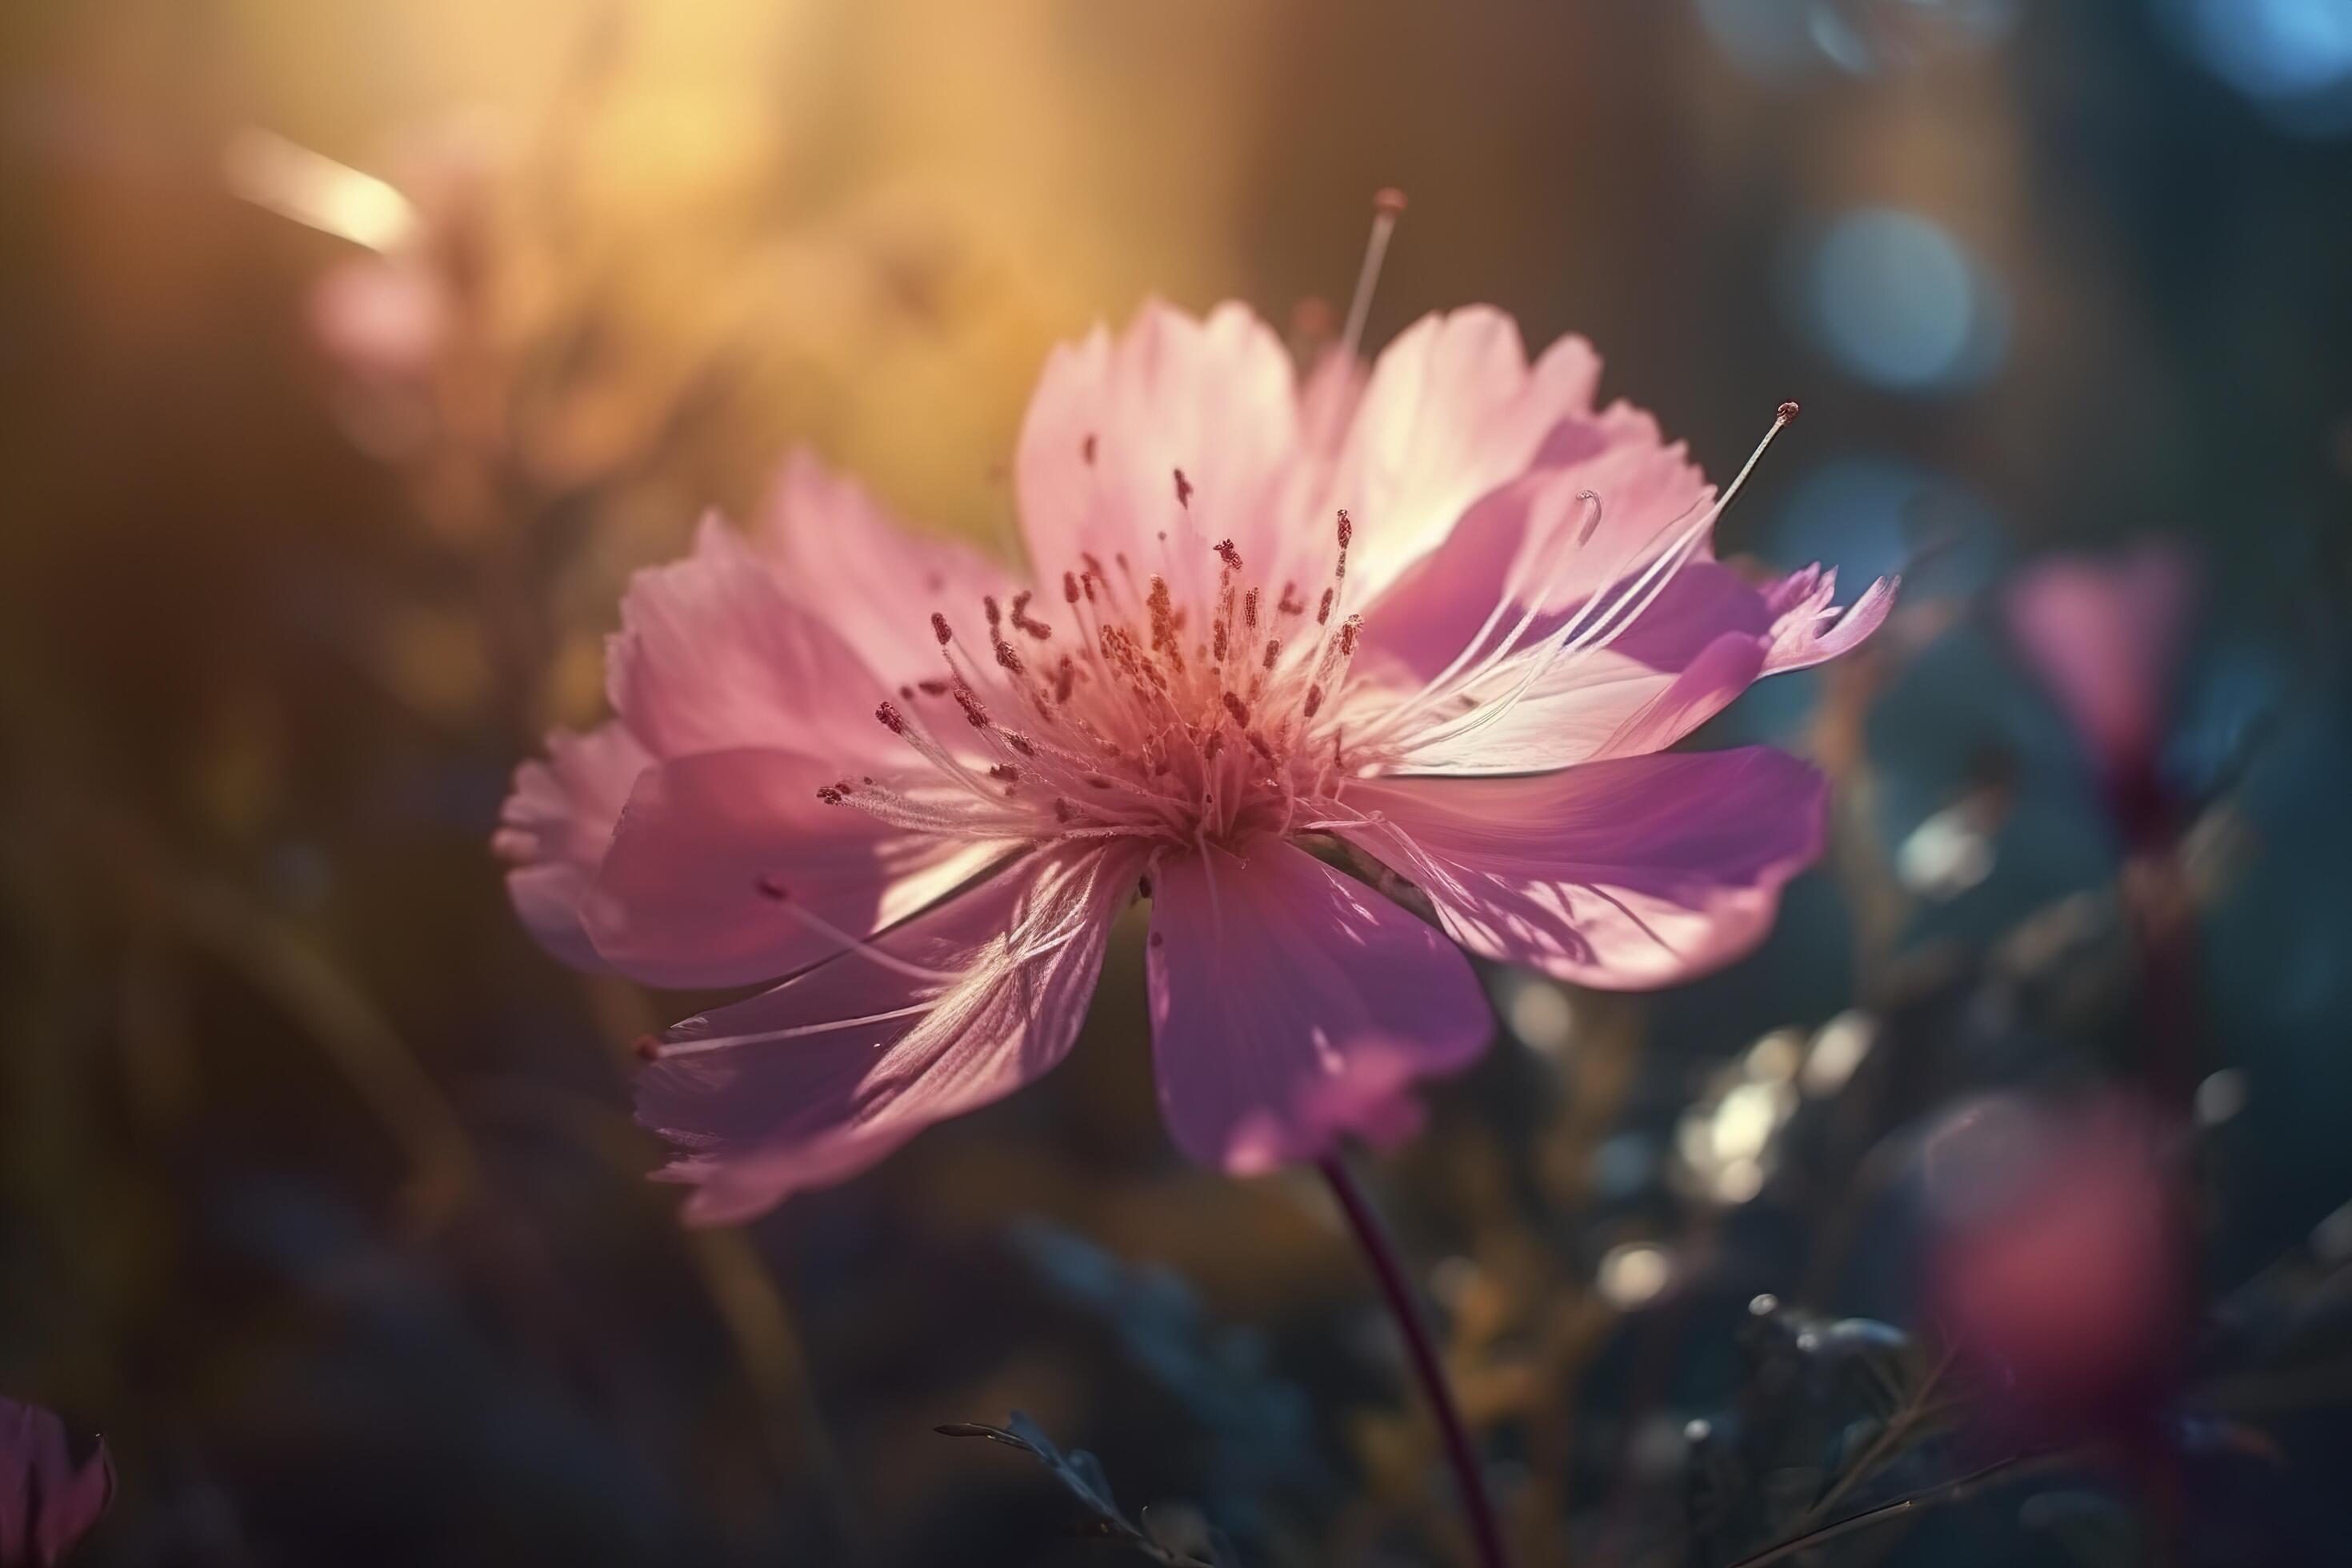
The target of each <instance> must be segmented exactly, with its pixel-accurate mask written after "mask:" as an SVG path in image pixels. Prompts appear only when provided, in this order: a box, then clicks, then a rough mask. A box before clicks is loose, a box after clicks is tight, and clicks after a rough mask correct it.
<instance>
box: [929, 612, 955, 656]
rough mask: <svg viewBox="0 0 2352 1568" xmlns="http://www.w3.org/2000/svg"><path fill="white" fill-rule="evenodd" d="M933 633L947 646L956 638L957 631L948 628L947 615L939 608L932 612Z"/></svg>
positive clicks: (941, 643) (943, 645) (941, 644)
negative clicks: (941, 612)
mask: <svg viewBox="0 0 2352 1568" xmlns="http://www.w3.org/2000/svg"><path fill="white" fill-rule="evenodd" d="M931 635H932V636H933V637H937V638H939V639H940V647H947V646H948V644H950V643H951V642H953V641H954V640H955V633H953V632H951V631H950V630H948V618H947V616H943V615H941V614H940V612H939V611H937V610H933V611H932V612H931Z"/></svg>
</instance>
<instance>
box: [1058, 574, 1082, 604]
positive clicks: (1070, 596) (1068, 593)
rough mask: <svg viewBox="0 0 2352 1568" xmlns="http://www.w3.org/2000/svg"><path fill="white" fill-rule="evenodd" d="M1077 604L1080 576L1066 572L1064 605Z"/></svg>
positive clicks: (1063, 593) (1063, 584) (1063, 575)
mask: <svg viewBox="0 0 2352 1568" xmlns="http://www.w3.org/2000/svg"><path fill="white" fill-rule="evenodd" d="M1077 602H1078V574H1076V573H1075V572H1065V573H1063V574H1062V603H1064V604H1066V605H1075V604H1076V603H1077Z"/></svg>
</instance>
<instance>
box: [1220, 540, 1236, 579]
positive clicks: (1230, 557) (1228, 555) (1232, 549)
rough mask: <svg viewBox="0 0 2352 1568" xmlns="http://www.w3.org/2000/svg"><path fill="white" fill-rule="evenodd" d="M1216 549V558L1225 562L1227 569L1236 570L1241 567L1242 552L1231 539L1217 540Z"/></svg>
mask: <svg viewBox="0 0 2352 1568" xmlns="http://www.w3.org/2000/svg"><path fill="white" fill-rule="evenodd" d="M1216 549H1217V558H1218V559H1219V560H1221V561H1223V563H1225V567H1226V569H1227V570H1228V571H1233V572H1238V571H1240V570H1241V569H1242V552H1241V551H1240V549H1239V548H1238V547H1237V546H1236V545H1235V544H1234V542H1233V541H1232V540H1230V539H1221V540H1219V541H1217V546H1216Z"/></svg>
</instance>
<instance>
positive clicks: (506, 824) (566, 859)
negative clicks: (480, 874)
mask: <svg viewBox="0 0 2352 1568" xmlns="http://www.w3.org/2000/svg"><path fill="white" fill-rule="evenodd" d="M652 760H653V759H652V758H651V757H650V756H648V755H647V754H646V749H645V748H644V747H643V746H641V745H639V744H638V743H637V739H636V737H635V736H634V735H632V734H630V733H629V731H628V728H627V727H626V726H625V725H623V724H619V723H607V724H604V725H602V726H600V727H599V728H597V729H594V730H592V731H588V732H587V733H586V734H577V733H574V732H572V731H564V730H559V731H555V732H554V733H553V734H551V735H550V736H548V738H547V760H546V761H545V762H528V763H523V764H522V765H521V766H520V767H519V768H517V769H516V770H515V775H514V789H513V792H512V793H511V794H509V795H508V796H507V801H506V805H505V806H504V807H503V808H501V809H500V811H499V830H498V833H497V834H496V835H495V836H494V837H492V838H491V840H490V847H491V850H492V851H493V852H494V853H495V854H497V855H498V856H499V858H501V859H503V860H505V861H507V862H508V864H509V866H511V867H512V869H511V870H509V872H508V873H507V896H508V897H509V898H510V899H512V900H514V906H515V912H516V913H517V914H519V915H520V916H521V917H522V922H523V924H524V925H525V926H526V927H528V928H529V929H530V933H531V935H533V936H535V937H537V938H538V939H539V941H540V942H541V945H542V946H544V947H545V948H546V949H547V950H548V951H549V952H552V953H553V954H555V956H556V957H558V958H560V959H562V960H563V962H564V963H569V964H571V965H572V967H573V968H575V969H589V970H595V969H602V968H604V961H603V960H602V959H600V958H598V957H597V956H596V950H595V948H594V946H593V945H592V944H591V943H590V942H589V941H588V933H587V932H586V931H583V930H582V929H581V925H580V910H581V905H582V903H583V901H584V900H586V898H587V896H588V890H589V889H590V888H591V887H592V886H593V885H594V883H595V880H596V868H598V867H599V866H601V865H603V864H604V848H605V846H607V845H608V844H610V843H611V842H612V841H613V826H614V824H615V823H617V822H618V821H619V820H620V817H621V807H622V806H623V805H625V803H626V802H627V800H628V798H629V790H630V787H631V786H632V785H634V784H635V783H636V782H637V774H638V773H642V772H644V771H645V768H646V763H650V762H651V761H652Z"/></svg>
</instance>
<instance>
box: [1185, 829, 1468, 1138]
mask: <svg viewBox="0 0 2352 1568" xmlns="http://www.w3.org/2000/svg"><path fill="white" fill-rule="evenodd" d="M1155 878H1156V885H1155V888H1154V890H1153V894H1152V910H1151V940H1150V949H1149V960H1150V988H1151V1030H1152V1058H1153V1060H1154V1062H1155V1063H1156V1064H1157V1066H1158V1070H1159V1078H1160V1109H1161V1111H1162V1113H1163V1114H1164V1115H1165V1116H1166V1117H1167V1120H1168V1127H1169V1131H1170V1132H1171V1134H1172V1135H1173V1136H1174V1138H1175V1140H1176V1143H1177V1146H1178V1147H1179V1148H1181V1149H1182V1150H1183V1151H1184V1152H1185V1153H1187V1154H1189V1155H1191V1156H1192V1158H1193V1159H1195V1160H1199V1161H1201V1162H1202V1163H1207V1164H1213V1165H1218V1166H1221V1167H1223V1169H1225V1170H1227V1171H1230V1172H1233V1173H1236V1174H1247V1173H1255V1172H1260V1171H1265V1170H1269V1169H1272V1168H1273V1167H1275V1166H1277V1165H1281V1164H1286V1163H1292V1162H1296V1161H1301V1160H1311V1159H1315V1158H1318V1157H1319V1156H1321V1155H1323V1154H1326V1153H1328V1152H1330V1151H1331V1149H1332V1147H1333V1146H1334V1145H1335V1143H1336V1142H1338V1139H1339V1135H1340V1134H1341V1133H1342V1132H1354V1133H1358V1134H1360V1135H1363V1136H1367V1137H1370V1138H1374V1139H1376V1140H1385V1141H1391V1142H1392V1141H1394V1139H1395V1138H1396V1137H1398V1136H1400V1135H1402V1133H1404V1132H1408V1131H1411V1129H1412V1124H1413V1121H1414V1118H1415V1115H1416V1112H1415V1110H1414V1107H1413V1105H1412V1100H1411V1098H1410V1096H1409V1095H1408V1093H1407V1085H1408V1084H1409V1083H1410V1082H1411V1080H1412V1079H1415V1078H1421V1077H1426V1076H1428V1075H1430V1074H1433V1073H1444V1072H1453V1071H1455V1070H1457V1069H1459V1068H1464V1067H1466V1066H1467V1065H1469V1063H1470V1062H1471V1061H1472V1060H1474V1059H1475V1058H1476V1057H1477V1056H1478V1054H1479V1052H1481V1051H1482V1050H1484V1049H1485V1048H1486V1041H1487V1039H1488V1038H1489V1037H1490V1036H1491V1035H1492V1034H1493V1029H1494V1025H1493V1017H1492V1015H1491V1013H1490V1012H1489V1011H1488V1008H1487V1005H1486V994H1485V992H1484V991H1482V990H1481V989H1480V988H1479V984H1478V981H1477V977H1476V976H1475V975H1474V974H1473V973H1471V971H1470V965H1469V963H1468V962H1467V961H1466V960H1465V959H1464V958H1463V956H1462V954H1461V953H1459V952H1456V951H1455V950H1454V947H1453V946H1452V944H1450V943H1449V942H1446V941H1445V939H1444V937H1442V936H1441V935H1439V934H1438V932H1437V931H1435V930H1434V929H1433V928H1432V927H1431V926H1430V925H1429V924H1428V923H1427V922H1425V921H1422V920H1420V919H1418V918H1416V917H1415V916H1414V915H1412V913H1410V912H1408V911H1407V910H1403V909H1402V908H1400V907H1398V906H1397V905H1396V904H1393V903H1391V902H1390V901H1389V900H1387V899H1385V898H1383V897H1381V895H1380V894H1379V893H1377V892H1375V891H1374V890H1373V889H1370V888H1369V887H1366V886H1365V885H1364V884H1363V883H1361V882H1358V881H1356V880H1354V879H1351V878H1349V877H1345V876H1342V875H1341V874H1340V873H1339V872H1337V871H1335V870H1333V869H1332V868H1329V867H1328V866H1326V865H1324V864H1323V863H1322V862H1321V861H1319V860H1317V859H1316V858H1313V857H1312V856H1310V855H1307V854H1306V853H1304V852H1303V851H1301V850H1298V849H1296V848H1293V847H1291V846H1289V845H1288V844H1286V843H1282V842H1280V841H1279V840H1274V839H1267V840H1262V841H1260V842H1258V843H1255V844H1253V845H1252V846H1250V851H1249V859H1248V860H1247V862H1246V863H1236V862H1234V861H1233V860H1232V859H1230V858H1226V857H1225V856H1224V855H1223V852H1222V851H1219V850H1211V851H1209V852H1208V854H1207V855H1205V856H1185V857H1182V858H1176V859H1171V860H1167V861H1163V862H1162V863H1161V864H1160V868H1159V869H1158V871H1157V872H1156V873H1155Z"/></svg>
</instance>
